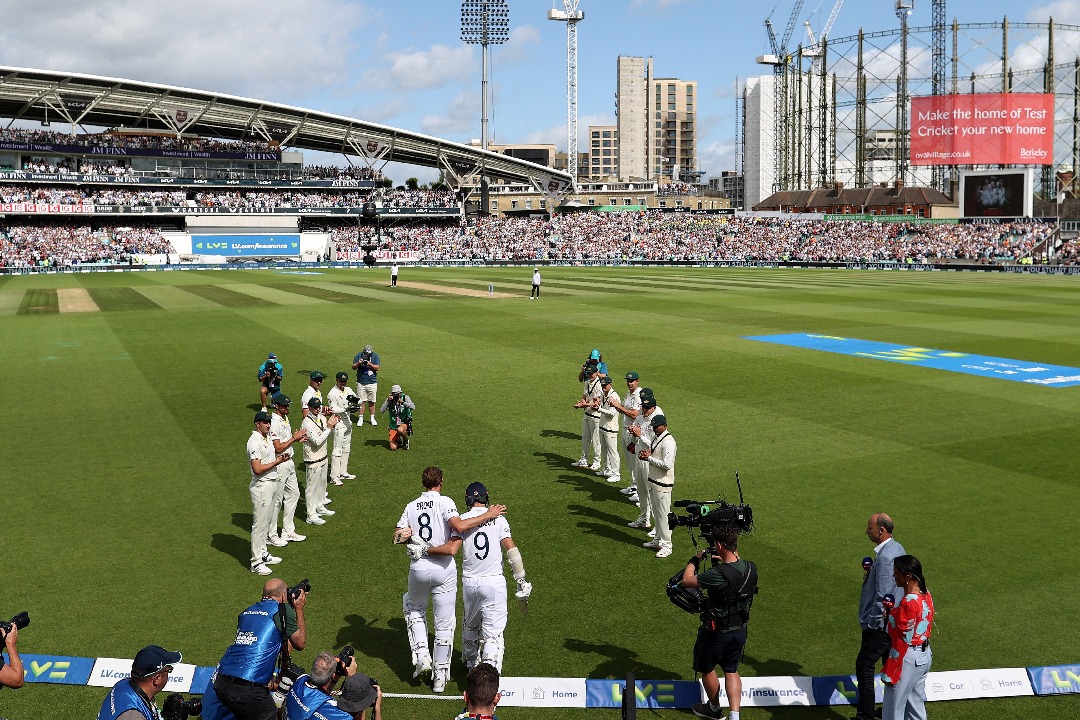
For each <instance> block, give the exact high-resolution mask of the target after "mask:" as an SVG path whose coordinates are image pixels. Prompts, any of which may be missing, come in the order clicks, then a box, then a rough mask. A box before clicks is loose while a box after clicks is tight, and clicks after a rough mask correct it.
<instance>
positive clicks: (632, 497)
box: [626, 493, 641, 505]
mask: <svg viewBox="0 0 1080 720" xmlns="http://www.w3.org/2000/svg"><path fill="white" fill-rule="evenodd" d="M626 499H627V500H629V501H630V502H632V503H634V504H635V505H640V504H641V498H639V497H638V494H637V493H634V494H633V495H627V497H626Z"/></svg>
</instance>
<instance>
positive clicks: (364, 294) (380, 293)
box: [304, 281, 413, 302]
mask: <svg viewBox="0 0 1080 720" xmlns="http://www.w3.org/2000/svg"><path fill="white" fill-rule="evenodd" d="M304 284H305V285H310V286H311V287H316V288H322V289H324V290H332V291H334V292H336V293H341V294H343V295H350V296H352V299H353V302H368V301H371V302H381V301H385V300H397V299H399V298H398V297H395V294H394V293H392V292H389V291H384V290H368V289H365V288H361V287H358V286H356V285H348V284H345V283H340V282H322V281H320V282H306V283H304ZM406 300H408V301H411V300H413V298H411V297H409V298H406Z"/></svg>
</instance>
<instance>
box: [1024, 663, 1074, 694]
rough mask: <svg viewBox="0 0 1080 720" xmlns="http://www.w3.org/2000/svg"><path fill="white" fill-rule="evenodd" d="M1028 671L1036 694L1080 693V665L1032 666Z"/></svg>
mask: <svg viewBox="0 0 1080 720" xmlns="http://www.w3.org/2000/svg"><path fill="white" fill-rule="evenodd" d="M1027 673H1028V677H1030V678H1031V689H1032V690H1034V691H1035V694H1036V695H1063V694H1069V693H1080V665H1055V666H1053V667H1030V668H1028V669H1027Z"/></svg>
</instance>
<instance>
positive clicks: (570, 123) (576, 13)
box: [548, 0, 585, 190]
mask: <svg viewBox="0 0 1080 720" xmlns="http://www.w3.org/2000/svg"><path fill="white" fill-rule="evenodd" d="M580 4H581V0H563V9H562V10H556V9H555V8H552V9H551V10H549V11H548V20H557V21H559V22H564V23H566V171H567V172H568V173H570V177H571V182H572V183H573V184H574V189H575V190H577V177H578V149H577V136H578V131H577V119H578V112H577V89H578V88H577V24H578V23H579V22H581V21H582V20H584V19H585V13H584V12H582V11H581V10H578V6H579V5H580Z"/></svg>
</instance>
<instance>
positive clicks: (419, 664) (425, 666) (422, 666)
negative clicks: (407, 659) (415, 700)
mask: <svg viewBox="0 0 1080 720" xmlns="http://www.w3.org/2000/svg"><path fill="white" fill-rule="evenodd" d="M430 674H431V660H430V659H429V658H422V659H420V660H417V661H416V664H415V665H413V674H412V676H413V677H414V678H420V679H421V680H423V679H424V678H426V677H427V676H428V675H430Z"/></svg>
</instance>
